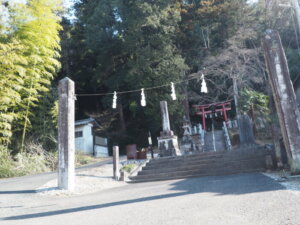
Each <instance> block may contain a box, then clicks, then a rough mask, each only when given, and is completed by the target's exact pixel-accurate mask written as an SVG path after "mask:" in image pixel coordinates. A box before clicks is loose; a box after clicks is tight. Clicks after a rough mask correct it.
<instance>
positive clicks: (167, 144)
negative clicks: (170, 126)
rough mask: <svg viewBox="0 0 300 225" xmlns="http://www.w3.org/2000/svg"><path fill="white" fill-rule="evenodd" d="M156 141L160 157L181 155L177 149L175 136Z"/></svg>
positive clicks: (159, 138) (160, 138)
mask: <svg viewBox="0 0 300 225" xmlns="http://www.w3.org/2000/svg"><path fill="white" fill-rule="evenodd" d="M157 140H158V150H159V154H160V157H166V156H179V155H181V152H180V150H179V147H178V139H177V136H175V135H172V136H163V137H158V138H157Z"/></svg>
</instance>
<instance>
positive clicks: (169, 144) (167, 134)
mask: <svg viewBox="0 0 300 225" xmlns="http://www.w3.org/2000/svg"><path fill="white" fill-rule="evenodd" d="M160 109H161V116H162V128H163V131H162V132H160V137H158V138H157V140H158V150H159V154H160V157H166V156H178V155H181V152H180V150H179V147H178V139H177V136H175V135H174V132H173V131H172V130H171V128H170V120H169V112H168V104H167V102H166V101H161V102H160Z"/></svg>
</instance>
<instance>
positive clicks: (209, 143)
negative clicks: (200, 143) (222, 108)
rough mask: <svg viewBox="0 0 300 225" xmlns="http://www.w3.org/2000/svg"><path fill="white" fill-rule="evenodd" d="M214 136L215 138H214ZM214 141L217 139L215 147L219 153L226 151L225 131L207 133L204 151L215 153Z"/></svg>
mask: <svg viewBox="0 0 300 225" xmlns="http://www.w3.org/2000/svg"><path fill="white" fill-rule="evenodd" d="M213 136H215V137H214V138H213ZM213 139H215V145H216V150H217V151H225V150H226V145H225V137H224V132H223V130H215V131H214V133H213V132H206V133H205V137H204V143H205V145H204V151H206V152H210V151H214V143H213Z"/></svg>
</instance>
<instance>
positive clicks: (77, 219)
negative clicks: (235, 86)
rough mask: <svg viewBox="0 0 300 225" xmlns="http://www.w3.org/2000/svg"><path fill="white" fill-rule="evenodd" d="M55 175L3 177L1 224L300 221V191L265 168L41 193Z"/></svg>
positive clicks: (288, 224)
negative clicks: (287, 186) (61, 193)
mask: <svg viewBox="0 0 300 225" xmlns="http://www.w3.org/2000/svg"><path fill="white" fill-rule="evenodd" d="M54 177H55V174H45V175H37V176H30V177H24V178H15V179H7V180H0V224H1V225H2V224H3V225H5V224H12V225H18V224H22V225H27V224H28V225H36V224H41V225H69V224H70V225H77V224H78V225H79V224H80V225H83V224H84V225H94V224H95V225H98V224H101V225H127V224H128V225H138V224H140V225H150V224H155V225H177V224H186V225H193V224H196V225H199V224H203V225H219V224H220V225H224V224H234V225H248V224H253V225H260V224H261V225H292V224H293V225H299V224H300V213H299V209H300V195H299V192H297V191H289V190H286V189H285V188H284V187H283V186H281V185H280V184H279V183H277V182H276V181H274V180H272V179H271V178H269V177H266V176H264V175H263V174H259V173H256V174H244V175H231V176H220V177H206V178H194V179H187V180H173V181H162V182H153V183H140V184H130V185H126V186H123V187H117V188H112V189H107V190H104V191H101V192H96V193H92V194H87V195H81V196H71V197H53V196H41V195H38V194H36V193H35V191H34V190H35V188H37V187H39V186H41V185H42V184H43V183H46V182H47V181H49V180H51V179H53V178H54Z"/></svg>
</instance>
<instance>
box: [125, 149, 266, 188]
mask: <svg viewBox="0 0 300 225" xmlns="http://www.w3.org/2000/svg"><path fill="white" fill-rule="evenodd" d="M267 154H268V153H267V152H266V150H265V149H264V148H255V149H251V150H249V149H248V150H247V151H242V150H235V151H234V150H233V151H231V152H226V151H217V152H202V153H196V154H193V155H185V156H178V157H164V158H156V159H152V160H150V161H149V162H148V163H147V164H146V166H144V167H143V168H142V170H141V171H140V172H138V174H137V176H134V177H129V178H130V180H131V181H130V182H132V183H136V182H150V181H160V180H170V179H181V178H189V177H203V176H217V175H226V174H236V173H249V172H259V171H265V170H266V164H265V157H266V155H267Z"/></svg>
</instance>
